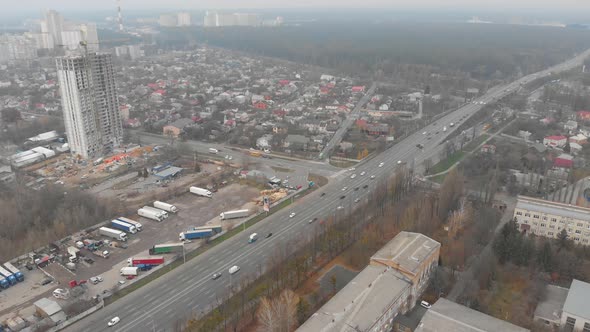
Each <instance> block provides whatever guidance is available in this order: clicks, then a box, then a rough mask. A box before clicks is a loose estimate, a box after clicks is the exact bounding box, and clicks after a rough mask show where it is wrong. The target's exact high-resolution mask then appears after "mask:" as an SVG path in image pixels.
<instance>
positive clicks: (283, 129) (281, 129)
mask: <svg viewBox="0 0 590 332" xmlns="http://www.w3.org/2000/svg"><path fill="white" fill-rule="evenodd" d="M288 131H289V128H288V127H287V125H286V124H284V123H277V124H276V125H274V126H273V127H272V132H273V134H286V133H287V132H288Z"/></svg>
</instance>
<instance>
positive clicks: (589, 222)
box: [514, 196, 590, 245]
mask: <svg viewBox="0 0 590 332" xmlns="http://www.w3.org/2000/svg"><path fill="white" fill-rule="evenodd" d="M514 220H516V223H517V224H518V229H519V230H520V231H522V232H523V233H525V234H534V235H537V236H544V237H549V238H557V235H558V234H559V233H560V232H561V231H562V230H563V229H565V230H566V232H567V234H568V238H569V239H570V240H572V241H574V242H575V243H576V244H582V245H588V244H589V243H590V242H589V241H590V209H588V208H583V207H579V206H575V205H570V204H563V203H557V202H552V201H548V200H544V199H539V198H532V197H526V196H518V200H517V203H516V208H515V209H514Z"/></svg>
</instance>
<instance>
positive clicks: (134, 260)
mask: <svg viewBox="0 0 590 332" xmlns="http://www.w3.org/2000/svg"><path fill="white" fill-rule="evenodd" d="M139 264H145V265H152V266H155V265H160V264H164V256H145V257H131V258H127V265H129V266H137V265H139Z"/></svg>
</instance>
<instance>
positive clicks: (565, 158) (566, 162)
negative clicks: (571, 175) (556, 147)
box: [553, 146, 574, 168]
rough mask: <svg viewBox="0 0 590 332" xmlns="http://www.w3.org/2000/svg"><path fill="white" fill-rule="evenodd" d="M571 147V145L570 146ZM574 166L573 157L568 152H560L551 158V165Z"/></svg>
mask: <svg viewBox="0 0 590 332" xmlns="http://www.w3.org/2000/svg"><path fill="white" fill-rule="evenodd" d="M570 148H571V146H570ZM573 166H574V157H572V156H571V155H569V154H566V153H562V154H560V155H559V156H558V157H557V158H555V159H554V160H553V167H560V168H572V167H573Z"/></svg>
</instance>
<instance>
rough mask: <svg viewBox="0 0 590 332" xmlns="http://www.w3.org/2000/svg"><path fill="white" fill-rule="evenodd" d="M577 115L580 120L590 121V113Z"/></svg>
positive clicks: (581, 112) (584, 112)
mask: <svg viewBox="0 0 590 332" xmlns="http://www.w3.org/2000/svg"><path fill="white" fill-rule="evenodd" d="M576 114H577V116H578V120H580V121H590V111H578V112H577V113H576Z"/></svg>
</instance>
